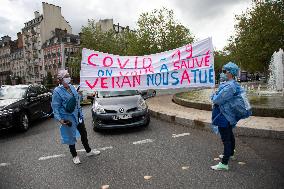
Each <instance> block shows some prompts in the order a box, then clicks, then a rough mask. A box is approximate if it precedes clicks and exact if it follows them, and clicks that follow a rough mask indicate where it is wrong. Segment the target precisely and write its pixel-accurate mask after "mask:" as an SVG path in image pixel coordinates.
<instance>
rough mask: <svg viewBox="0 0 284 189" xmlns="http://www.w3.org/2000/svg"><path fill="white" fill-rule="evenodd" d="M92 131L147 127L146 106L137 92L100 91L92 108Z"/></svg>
mask: <svg viewBox="0 0 284 189" xmlns="http://www.w3.org/2000/svg"><path fill="white" fill-rule="evenodd" d="M92 117H93V126H94V127H93V129H94V131H98V130H100V129H111V128H125V127H139V126H148V125H149V123H150V115H149V110H148V106H147V104H146V102H145V100H144V99H143V98H142V96H141V95H140V94H139V92H138V91H135V90H127V91H107V92H106V91H101V92H98V93H97V95H96V97H95V98H94V102H93V107H92Z"/></svg>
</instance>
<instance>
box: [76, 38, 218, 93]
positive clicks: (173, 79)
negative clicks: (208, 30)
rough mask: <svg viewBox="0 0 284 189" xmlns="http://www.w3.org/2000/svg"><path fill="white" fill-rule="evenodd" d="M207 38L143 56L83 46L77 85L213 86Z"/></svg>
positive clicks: (128, 87) (101, 87)
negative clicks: (96, 49) (101, 50)
mask: <svg viewBox="0 0 284 189" xmlns="http://www.w3.org/2000/svg"><path fill="white" fill-rule="evenodd" d="M214 85H215V73H214V57H213V46H212V40H211V38H207V39H204V40H202V41H198V42H196V43H194V44H192V45H191V44H188V45H185V46H183V47H180V48H177V49H174V50H170V51H166V52H162V53H157V54H152V55H145V56H118V55H112V54H107V53H101V52H98V51H93V50H89V49H83V51H82V62H81V71H80V86H81V89H87V90H90V89H91V90H94V91H118V90H138V89H140V90H141V89H167V88H184V87H214Z"/></svg>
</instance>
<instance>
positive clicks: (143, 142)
mask: <svg viewBox="0 0 284 189" xmlns="http://www.w3.org/2000/svg"><path fill="white" fill-rule="evenodd" d="M153 141H154V140H152V139H145V140H140V141H136V142H133V144H145V143H149V142H153Z"/></svg>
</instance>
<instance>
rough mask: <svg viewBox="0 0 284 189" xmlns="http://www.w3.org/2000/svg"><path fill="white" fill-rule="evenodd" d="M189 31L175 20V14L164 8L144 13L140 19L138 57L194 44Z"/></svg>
mask: <svg viewBox="0 0 284 189" xmlns="http://www.w3.org/2000/svg"><path fill="white" fill-rule="evenodd" d="M193 39H194V37H193V35H192V34H191V33H190V31H189V29H187V28H186V27H185V26H183V25H181V24H180V23H178V22H177V21H175V20H174V12H173V11H172V10H167V9H166V8H162V9H160V10H158V9H155V10H153V11H152V12H150V13H149V12H146V13H142V14H141V15H140V18H139V19H138V30H137V40H138V44H137V47H138V49H137V52H136V54H137V55H144V54H152V53H158V52H163V51H167V50H171V49H174V48H177V47H181V46H183V45H185V44H188V43H192V42H193Z"/></svg>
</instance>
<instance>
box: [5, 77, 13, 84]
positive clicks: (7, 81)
mask: <svg viewBox="0 0 284 189" xmlns="http://www.w3.org/2000/svg"><path fill="white" fill-rule="evenodd" d="M5 83H6V85H12V79H11V76H10V75H7V77H6V82H5Z"/></svg>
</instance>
